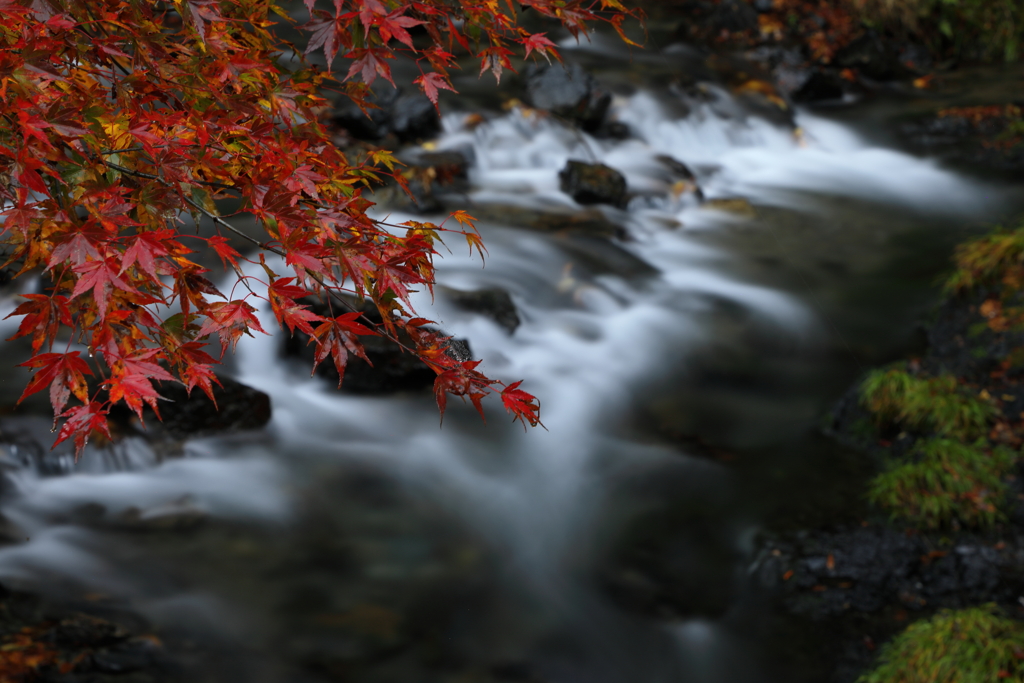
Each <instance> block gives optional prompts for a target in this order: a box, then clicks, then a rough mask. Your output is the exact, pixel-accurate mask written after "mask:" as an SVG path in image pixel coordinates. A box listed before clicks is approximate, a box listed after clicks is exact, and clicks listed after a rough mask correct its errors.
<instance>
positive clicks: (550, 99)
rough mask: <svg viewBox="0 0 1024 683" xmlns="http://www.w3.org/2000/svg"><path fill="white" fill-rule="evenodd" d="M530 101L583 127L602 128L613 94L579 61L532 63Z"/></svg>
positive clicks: (528, 82) (528, 81)
mask: <svg viewBox="0 0 1024 683" xmlns="http://www.w3.org/2000/svg"><path fill="white" fill-rule="evenodd" d="M525 79H526V92H525V94H524V99H525V100H526V101H527V103H528V104H530V105H531V106H533V107H535V108H537V109H544V110H546V111H550V112H551V113H553V114H555V115H557V116H561V117H562V118H565V119H568V120H569V121H571V122H573V123H576V124H577V125H579V126H580V127H581V128H582V129H583V130H585V131H588V132H592V131H596V130H598V129H599V128H600V127H601V125H602V123H604V120H605V116H606V115H607V113H608V107H609V106H610V105H611V101H612V97H611V94H610V93H607V92H605V91H604V90H602V89H601V87H600V86H599V85H598V83H597V81H596V80H594V77H593V76H591V75H590V74H588V73H587V72H586V71H584V70H583V67H581V66H580V65H579V64H576V63H565V64H560V63H554V64H545V65H540V66H538V65H531V66H530V67H528V68H527V70H526V72H525Z"/></svg>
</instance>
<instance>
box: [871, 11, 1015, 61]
mask: <svg viewBox="0 0 1024 683" xmlns="http://www.w3.org/2000/svg"><path fill="white" fill-rule="evenodd" d="M851 2H852V5H853V7H854V10H855V11H856V13H857V15H858V16H859V17H860V19H861V20H862V21H864V22H865V23H866V24H868V25H870V26H876V27H885V28H889V29H891V30H895V31H898V32H909V33H911V34H914V35H915V36H916V38H917V40H919V41H921V42H923V43H925V44H926V45H927V46H928V47H929V48H930V49H931V51H932V52H933V53H934V54H936V55H940V56H952V57H956V58H958V59H963V60H968V61H1007V62H1013V61H1016V60H1017V59H1019V58H1020V56H1021V46H1022V44H1024V3H1021V2H1020V0H851Z"/></svg>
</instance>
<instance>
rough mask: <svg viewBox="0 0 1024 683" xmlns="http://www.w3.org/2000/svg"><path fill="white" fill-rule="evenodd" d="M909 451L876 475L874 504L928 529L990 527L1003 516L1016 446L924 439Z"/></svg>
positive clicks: (870, 494)
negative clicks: (1007, 477)
mask: <svg viewBox="0 0 1024 683" xmlns="http://www.w3.org/2000/svg"><path fill="white" fill-rule="evenodd" d="M909 455H910V458H909V459H903V460H901V461H899V462H894V463H893V464H892V465H891V466H890V467H889V468H888V469H887V470H886V471H885V472H883V473H882V474H880V475H878V476H877V477H875V479H874V480H872V482H871V485H870V489H869V491H868V498H869V500H870V501H871V502H872V503H874V504H875V505H878V506H880V507H882V508H884V509H886V510H888V511H889V512H890V513H891V514H892V515H893V517H894V518H903V519H905V520H907V521H909V522H911V523H912V524H914V525H916V526H919V527H925V528H939V527H947V526H952V525H960V524H962V525H965V526H990V525H992V524H993V523H995V522H996V521H999V520H1000V519H1002V517H1003V515H1002V513H1001V512H1000V509H999V506H1000V505H1001V504H1002V502H1003V500H1004V499H1005V497H1006V483H1005V482H1004V478H1005V477H1006V475H1008V474H1009V473H1010V470H1011V469H1012V467H1013V465H1014V463H1015V462H1016V460H1017V457H1016V454H1015V453H1014V452H1013V451H1011V450H1010V449H1008V448H1003V447H996V448H993V449H985V448H983V447H982V446H981V445H980V444H976V445H973V446H969V445H966V444H963V443H960V442H959V441H955V440H952V439H926V440H922V441H919V442H918V443H917V444H915V446H914V448H913V449H912V450H911V452H910V454H909Z"/></svg>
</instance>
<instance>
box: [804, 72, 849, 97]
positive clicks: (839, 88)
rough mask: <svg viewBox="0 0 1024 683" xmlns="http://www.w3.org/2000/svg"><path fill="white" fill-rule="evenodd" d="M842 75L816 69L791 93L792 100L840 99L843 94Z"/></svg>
mask: <svg viewBox="0 0 1024 683" xmlns="http://www.w3.org/2000/svg"><path fill="white" fill-rule="evenodd" d="M845 92H846V91H845V88H844V83H843V79H842V77H841V76H840V75H839V74H837V73H835V72H834V71H831V70H825V69H818V70H815V71H814V72H812V73H811V74H810V76H808V77H807V79H806V80H805V81H804V82H803V84H802V85H800V86H799V87H798V88H796V89H795V90H794V91H793V93H792V98H793V101H794V102H800V103H809V102H827V101H830V100H841V99H843V96H844V95H845Z"/></svg>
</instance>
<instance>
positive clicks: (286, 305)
mask: <svg viewBox="0 0 1024 683" xmlns="http://www.w3.org/2000/svg"><path fill="white" fill-rule="evenodd" d="M294 281H295V278H293V277H283V278H278V279H277V280H274V282H273V283H272V284H271V285H270V289H269V294H270V297H269V298H270V308H271V309H272V310H273V311H274V315H275V316H276V317H277V320H278V322H279V323H280V324H281V327H282V328H283V327H284V326H285V325H287V326H288V331H289V332H290V333H292V334H294V333H295V328H296V327H298V328H299V329H300V330H302V331H303V332H305V333H306V334H309V335H312V334H313V328H312V327H311V326H310V323H312V322H318V321H321V320H323V318H322V317H320V316H319V315H317V314H316V313H313V312H312V311H310V310H309V307H308V306H306V305H304V304H298V303H296V302H295V299H297V298H300V297H303V296H306V295H307V294H308V293H309V292H307V291H306V290H305V289H304V288H302V287H298V286H296V285H293V284H291V283H292V282H294Z"/></svg>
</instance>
